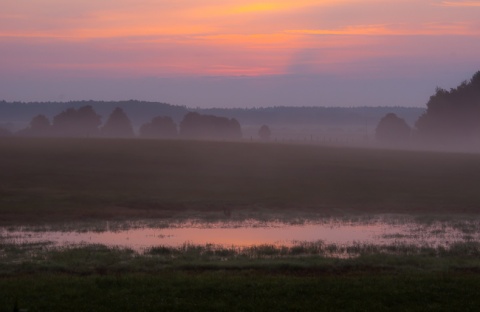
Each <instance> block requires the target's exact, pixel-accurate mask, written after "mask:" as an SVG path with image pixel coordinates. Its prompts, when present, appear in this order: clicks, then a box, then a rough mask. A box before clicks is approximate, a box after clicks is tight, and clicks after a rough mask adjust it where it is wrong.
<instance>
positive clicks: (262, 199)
mask: <svg viewBox="0 0 480 312" xmlns="http://www.w3.org/2000/svg"><path fill="white" fill-rule="evenodd" d="M0 172H1V179H0V220H1V223H2V224H9V223H19V222H20V223H24V222H55V221H64V220H68V221H70V220H91V219H131V218H142V217H160V218H162V217H165V218H170V217H174V216H181V215H183V214H188V213H192V212H195V213H196V215H205V216H215V215H218V216H220V217H221V216H222V212H223V209H224V208H229V209H231V210H232V215H234V216H235V215H236V214H239V213H242V212H243V213H247V212H248V213H250V214H255V213H257V212H259V211H262V210H265V209H267V210H268V211H272V212H273V211H280V212H284V213H291V214H296V213H300V212H302V211H310V212H315V213H325V214H343V213H392V212H395V213H407V214H415V213H427V214H428V213H434V214H465V213H468V214H470V213H471V214H477V213H478V212H479V211H480V205H479V204H480V192H478V181H480V157H478V155H474V154H455V153H435V152H415V151H393V150H374V149H350V148H335V147H322V146H307V145H286V144H258V143H248V142H247V143H225V142H191V141H155V140H101V139H90V140H89V139H13V140H12V139H10V140H6V139H3V140H0Z"/></svg>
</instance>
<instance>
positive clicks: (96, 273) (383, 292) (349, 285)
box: [0, 242, 480, 312]
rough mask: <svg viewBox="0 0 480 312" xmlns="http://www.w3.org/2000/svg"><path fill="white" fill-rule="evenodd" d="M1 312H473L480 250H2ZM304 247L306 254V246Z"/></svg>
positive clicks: (46, 246) (92, 247) (472, 245)
mask: <svg viewBox="0 0 480 312" xmlns="http://www.w3.org/2000/svg"><path fill="white" fill-rule="evenodd" d="M1 247H2V248H1V249H0V254H1V255H0V256H1V257H2V261H1V262H0V312H3V311H13V308H14V306H15V303H18V307H19V308H20V309H27V310H28V311H30V312H31V311H477V310H478V306H479V304H480V297H479V296H478V291H479V289H480V245H479V244H478V243H473V242H472V243H464V244H457V245H454V246H452V248H450V249H444V248H424V247H415V246H394V245H392V246H386V247H383V248H381V247H379V246H367V245H365V246H357V247H356V250H354V251H353V252H355V253H358V254H359V256H358V257H356V258H351V259H338V258H328V257H325V256H323V255H322V254H321V250H319V249H318V246H313V245H312V246H310V245H299V246H297V247H295V246H293V247H289V248H287V247H274V246H267V245H265V246H259V247H255V248H251V249H247V250H245V251H243V252H242V251H238V250H237V251H235V252H233V251H232V249H228V248H226V249H225V248H224V249H221V248H220V249H219V248H214V247H212V246H188V245H185V246H182V247H178V248H172V247H155V248H152V249H149V250H147V251H146V253H145V254H143V255H141V254H138V253H135V252H133V251H131V250H128V249H118V248H107V247H105V246H99V245H88V246H83V247H69V248H61V249H58V248H52V247H51V246H50V245H49V244H48V243H44V244H32V245H8V244H3V245H2V246H1ZM302 248H303V249H302Z"/></svg>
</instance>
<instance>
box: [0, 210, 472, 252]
mask: <svg viewBox="0 0 480 312" xmlns="http://www.w3.org/2000/svg"><path fill="white" fill-rule="evenodd" d="M478 228H479V224H478V222H476V221H475V222H470V221H463V222H456V223H452V222H446V221H443V222H441V221H435V222H428V223H424V222H415V221H414V220H405V219H398V218H397V219H396V218H385V217H381V218H372V219H368V220H358V221H352V220H337V219H323V220H315V221H311V220H310V221H306V220H303V221H300V222H295V223H291V222H281V221H269V222H260V221H256V220H243V221H241V222H239V221H238V222H234V221H221V222H219V221H216V222H202V221H198V220H187V221H181V222H174V223H170V224H165V223H158V224H155V222H147V221H145V222H135V223H128V224H125V223H124V224H121V225H119V224H117V223H110V222H104V223H102V224H97V225H96V226H95V227H91V228H84V227H75V226H71V225H70V226H65V227H64V228H61V229H58V228H56V229H53V228H45V227H43V228H35V227H16V228H0V239H1V240H2V241H5V242H10V243H15V244H22V243H33V242H44V241H49V242H52V243H53V244H54V245H57V246H67V245H80V244H102V245H106V246H118V247H126V248H131V249H134V250H137V251H142V250H145V249H146V248H150V247H154V246H170V247H176V246H181V245H183V244H193V245H205V244H214V245H218V246H224V247H232V246H235V247H249V246H255V245H265V244H268V245H276V246H292V245H294V244H295V243H298V242H317V241H322V242H324V243H325V244H336V245H342V246H349V245H353V244H375V245H386V244H393V243H402V244H413V245H418V246H420V245H422V246H424V245H428V246H432V247H435V246H448V245H450V244H452V243H456V242H464V241H478V240H479V239H480V234H479V231H478V230H477V229H478Z"/></svg>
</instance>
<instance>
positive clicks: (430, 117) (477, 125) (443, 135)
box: [375, 71, 480, 146]
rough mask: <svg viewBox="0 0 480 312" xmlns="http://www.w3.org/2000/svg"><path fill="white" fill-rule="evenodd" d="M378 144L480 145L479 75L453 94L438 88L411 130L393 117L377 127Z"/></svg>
mask: <svg viewBox="0 0 480 312" xmlns="http://www.w3.org/2000/svg"><path fill="white" fill-rule="evenodd" d="M375 135H376V138H377V140H379V141H380V142H383V143H387V144H405V143H409V142H412V141H413V142H415V143H420V144H433V145H449V146H462V145H463V146H465V145H473V144H478V143H480V71H478V72H476V73H475V74H474V75H473V76H472V78H471V79H470V80H469V81H463V82H462V83H461V84H460V85H459V86H458V87H456V88H452V89H450V90H445V89H442V88H437V89H436V90H435V94H433V95H432V96H430V99H429V101H428V103H427V110H426V111H425V113H423V114H422V115H421V116H420V117H419V118H418V119H417V121H416V122H415V127H414V128H411V127H410V126H408V124H407V123H406V122H405V120H404V119H402V118H400V117H398V116H397V115H396V114H394V113H389V114H387V115H385V116H384V117H383V118H382V119H381V120H380V122H379V123H378V125H377V127H376V132H375Z"/></svg>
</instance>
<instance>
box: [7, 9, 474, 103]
mask: <svg viewBox="0 0 480 312" xmlns="http://www.w3.org/2000/svg"><path fill="white" fill-rule="evenodd" d="M479 14H480V1H422V2H421V3H419V2H418V1H413V0H406V1H405V0H402V1H400V0H393V1H377V0H368V1H356V0H344V1H321V0H320V1H314V0H298V1H288V0H277V1H261V2H259V1H252V0H244V1H240V0H228V1H218V0H206V1H201V2H200V1H193V0H187V1H173V0H145V1H133V0H117V1H113V0H109V1H101V2H98V1H93V0H85V1H63V0H38V1H27V3H24V2H18V1H13V0H6V1H3V3H2V10H1V11H0V49H1V50H2V58H1V59H0V67H1V68H2V74H0V75H2V76H1V77H0V78H1V79H2V81H7V82H8V81H9V80H10V79H11V78H12V77H23V78H25V77H31V79H38V77H39V76H41V77H43V78H45V77H47V78H51V79H62V77H64V76H65V75H68V77H98V76H101V77H104V78H106V79H108V78H109V77H110V78H118V77H124V78H125V77H171V76H182V77H199V76H205V75H206V76H209V75H222V76H226V77H229V76H263V75H292V74H309V75H312V74H313V75H326V74H327V75H332V74H333V75H345V74H346V73H347V72H348V73H349V75H358V74H359V73H358V71H362V72H363V74H362V75H368V76H371V75H372V74H373V75H376V76H382V77H385V75H387V76H388V75H390V74H392V72H393V73H395V69H394V68H392V66H393V67H395V66H397V65H395V64H398V63H399V62H405V60H409V61H408V62H412V63H415V64H423V66H424V68H423V69H420V68H418V65H415V66H414V67H412V69H411V71H409V73H408V75H410V76H411V75H414V74H415V70H421V72H422V73H425V72H432V71H435V70H437V69H438V67H440V66H446V67H445V68H444V69H442V71H445V70H446V71H449V70H453V71H455V75H460V72H461V73H462V75H463V73H465V72H468V73H470V72H474V71H475V70H478V68H479V67H480V64H479V61H478V55H479V54H480V44H478V42H480V20H479V19H478V16H479ZM399 37H402V38H401V39H400V38H399ZM419 37H420V38H421V39H419ZM400 42H401V47H400V48H399V43H400ZM439 48H440V49H439ZM452 56H455V57H461V62H460V63H461V66H462V67H461V68H459V67H458V64H457V63H458V62H457V61H455V62H454V63H452ZM432 60H434V61H432ZM365 64H370V65H368V66H367V65H365ZM400 68H401V71H405V68H404V66H400ZM67 72H68V73H67ZM398 74H399V73H397V74H396V75H398ZM465 76H468V74H465ZM23 78H22V79H23ZM29 79H30V78H29ZM432 83H434V82H432ZM10 89H11V88H9V90H10ZM0 91H2V90H1V89H0ZM3 92H4V93H6V95H4V97H6V98H8V97H9V96H10V97H12V98H15V96H16V95H15V94H14V93H12V92H13V91H8V90H7V91H3ZM9 92H10V93H9ZM159 100H160V99H159ZM182 104H184V103H182Z"/></svg>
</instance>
